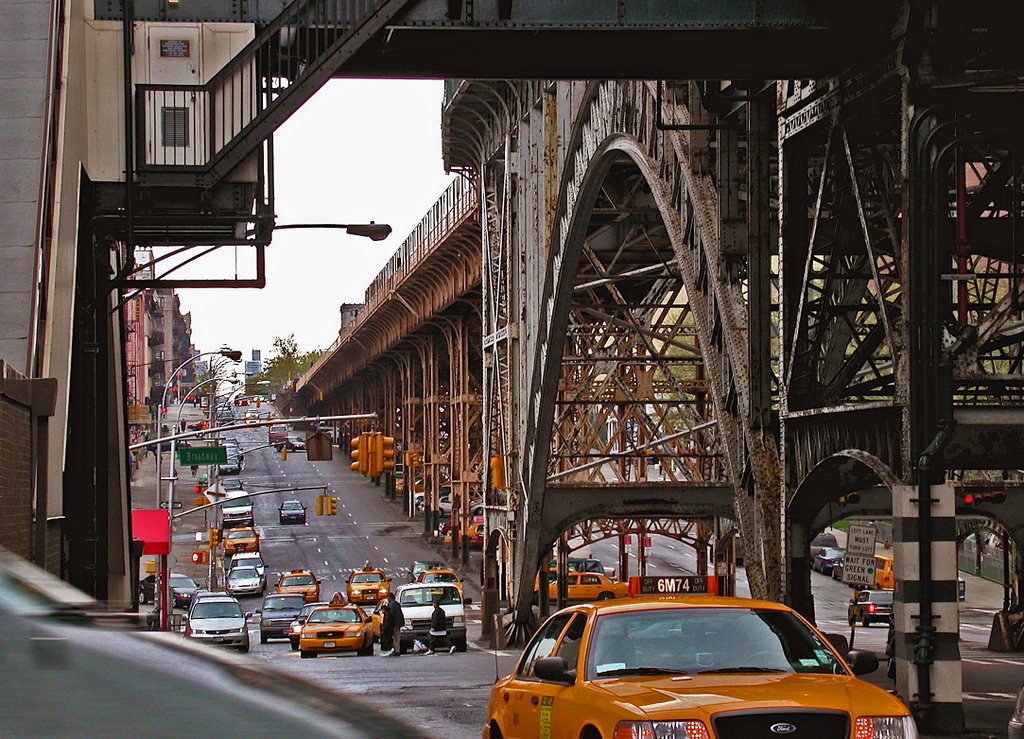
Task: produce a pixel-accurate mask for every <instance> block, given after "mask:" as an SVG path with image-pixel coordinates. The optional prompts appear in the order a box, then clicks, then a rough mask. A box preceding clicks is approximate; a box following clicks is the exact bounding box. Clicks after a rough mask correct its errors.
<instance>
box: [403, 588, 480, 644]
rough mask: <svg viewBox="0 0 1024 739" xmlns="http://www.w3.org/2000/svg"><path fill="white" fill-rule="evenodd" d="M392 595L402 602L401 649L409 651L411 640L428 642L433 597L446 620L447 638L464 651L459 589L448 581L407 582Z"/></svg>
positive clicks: (462, 612) (463, 616) (462, 617)
mask: <svg viewBox="0 0 1024 739" xmlns="http://www.w3.org/2000/svg"><path fill="white" fill-rule="evenodd" d="M395 598H396V599H397V600H398V602H399V604H401V606H402V615H403V617H404V618H405V626H403V627H402V651H403V652H408V651H412V645H413V642H414V641H415V640H417V639H418V640H419V641H421V642H423V643H424V644H428V643H429V642H430V634H429V632H430V615H431V614H432V613H433V612H434V601H435V600H438V601H440V603H441V609H442V610H443V611H444V615H445V620H446V621H447V622H448V638H449V639H450V640H451V642H452V644H454V645H455V649H456V650H457V651H459V652H465V651H466V609H465V607H464V605H463V603H464V601H463V599H462V595H461V594H460V593H459V589H458V588H457V587H455V586H454V585H449V584H448V583H419V582H415V583H410V584H408V585H403V586H402V587H400V588H399V589H398V592H397V593H396V594H395Z"/></svg>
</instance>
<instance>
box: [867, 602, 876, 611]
mask: <svg viewBox="0 0 1024 739" xmlns="http://www.w3.org/2000/svg"><path fill="white" fill-rule="evenodd" d="M876 608H878V606H876V605H875V604H874V603H868V613H874V612H875V609H876Z"/></svg>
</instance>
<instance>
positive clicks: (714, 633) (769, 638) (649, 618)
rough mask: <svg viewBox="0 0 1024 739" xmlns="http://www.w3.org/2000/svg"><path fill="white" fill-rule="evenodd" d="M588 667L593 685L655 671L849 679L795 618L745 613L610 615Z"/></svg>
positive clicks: (598, 631) (596, 636) (598, 627)
mask: <svg viewBox="0 0 1024 739" xmlns="http://www.w3.org/2000/svg"><path fill="white" fill-rule="evenodd" d="M586 669H587V679H588V680H599V679H602V678H611V677H622V676H624V675H642V674H650V673H651V671H657V672H673V673H684V674H689V675H697V674H711V673H720V674H726V673H736V674H740V673H762V672H763V673H771V672H779V673H814V674H827V675H832V674H838V675H845V674H847V673H846V669H845V668H844V667H843V665H842V664H841V663H840V661H839V660H838V659H837V658H836V656H835V654H834V653H833V652H832V650H831V649H829V647H828V645H827V644H825V642H824V641H822V640H821V638H819V637H818V635H817V634H815V633H814V632H813V631H811V630H810V629H809V628H808V627H807V626H806V625H805V624H804V623H803V622H802V621H800V619H799V618H797V617H796V615H794V614H792V613H789V612H787V611H780V610H774V609H745V608H671V609H660V610H651V611H633V612H630V613H609V614H605V615H603V616H601V617H600V618H598V620H597V622H596V623H595V625H594V632H593V634H592V635H591V637H590V646H589V649H588V656H587V668H586Z"/></svg>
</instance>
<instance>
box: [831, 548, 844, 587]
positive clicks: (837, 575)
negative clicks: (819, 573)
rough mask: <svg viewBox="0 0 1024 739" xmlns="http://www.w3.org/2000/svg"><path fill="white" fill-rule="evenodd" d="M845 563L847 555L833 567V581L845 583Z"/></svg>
mask: <svg viewBox="0 0 1024 739" xmlns="http://www.w3.org/2000/svg"><path fill="white" fill-rule="evenodd" d="M845 561H846V555H845V554H844V555H843V557H842V558H841V559H840V560H839V561H838V562H836V563H835V564H833V565H832V579H833V580H838V581H839V582H842V581H843V563H844V562H845Z"/></svg>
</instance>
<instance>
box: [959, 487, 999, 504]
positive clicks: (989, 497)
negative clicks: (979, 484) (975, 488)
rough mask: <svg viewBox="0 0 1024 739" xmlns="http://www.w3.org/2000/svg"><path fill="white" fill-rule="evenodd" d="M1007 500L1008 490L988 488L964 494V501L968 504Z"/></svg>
mask: <svg viewBox="0 0 1024 739" xmlns="http://www.w3.org/2000/svg"><path fill="white" fill-rule="evenodd" d="M1005 500H1006V491H1004V490H987V491H985V492H970V493H964V494H963V503H964V505H966V506H976V505H978V504H980V503H989V504H996V505H998V504H999V503H1002V502H1004V501H1005Z"/></svg>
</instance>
